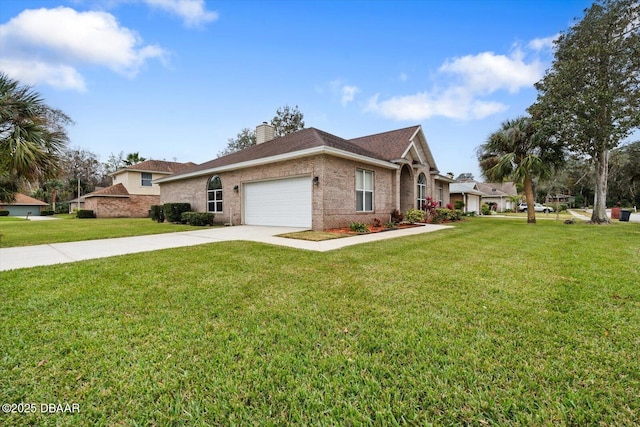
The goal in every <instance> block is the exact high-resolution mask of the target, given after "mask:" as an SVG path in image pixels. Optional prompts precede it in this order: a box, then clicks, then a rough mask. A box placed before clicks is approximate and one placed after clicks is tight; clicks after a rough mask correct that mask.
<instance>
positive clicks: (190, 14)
mask: <svg viewBox="0 0 640 427" xmlns="http://www.w3.org/2000/svg"><path fill="white" fill-rule="evenodd" d="M143 1H144V3H146V4H148V5H149V6H151V7H155V8H158V9H161V10H164V11H166V12H169V13H173V14H175V15H178V16H179V17H180V18H182V20H183V22H184V24H185V25H186V26H187V27H200V26H202V25H204V24H207V23H209V22H213V21H215V20H217V19H218V17H219V15H218V13H217V12H213V11H209V10H207V9H206V4H205V2H204V0H143Z"/></svg>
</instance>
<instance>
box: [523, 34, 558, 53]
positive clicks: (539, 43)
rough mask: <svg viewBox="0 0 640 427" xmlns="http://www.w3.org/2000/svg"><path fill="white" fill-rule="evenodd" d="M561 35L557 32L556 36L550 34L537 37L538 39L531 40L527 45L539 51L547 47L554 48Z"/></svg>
mask: <svg viewBox="0 0 640 427" xmlns="http://www.w3.org/2000/svg"><path fill="white" fill-rule="evenodd" d="M559 36H560V34H556V35H555V36H549V37H542V38H537V39H533V40H531V41H530V42H529V44H528V45H527V47H528V48H529V49H532V50H534V51H536V52H539V51H541V50H546V49H552V48H553V42H554V41H555V40H556V39H557V38H558V37H559Z"/></svg>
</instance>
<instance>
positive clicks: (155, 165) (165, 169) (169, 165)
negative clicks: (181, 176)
mask: <svg viewBox="0 0 640 427" xmlns="http://www.w3.org/2000/svg"><path fill="white" fill-rule="evenodd" d="M193 166H196V164H195V163H192V162H188V163H180V162H167V161H166V160H145V161H144V162H140V163H136V164H135V165H132V166H128V167H126V168H123V169H120V170H118V171H116V173H119V172H123V171H136V172H158V173H167V174H174V173H178V172H182V171H183V170H184V169H187V168H190V167H193ZM112 175H113V174H112Z"/></svg>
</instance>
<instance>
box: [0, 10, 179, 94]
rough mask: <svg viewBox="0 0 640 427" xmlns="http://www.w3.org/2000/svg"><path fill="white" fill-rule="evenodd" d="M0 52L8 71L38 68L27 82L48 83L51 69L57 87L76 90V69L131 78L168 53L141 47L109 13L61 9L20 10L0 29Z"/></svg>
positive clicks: (133, 32) (138, 38)
mask: <svg viewBox="0 0 640 427" xmlns="http://www.w3.org/2000/svg"><path fill="white" fill-rule="evenodd" d="M0 50H1V51H2V52H3V57H4V58H3V64H4V63H5V61H6V62H10V63H12V64H13V69H14V70H26V69H28V68H29V67H30V64H34V63H37V64H40V65H39V66H38V67H37V68H36V69H34V70H31V73H29V74H30V78H31V79H35V80H38V81H40V82H47V83H50V84H51V81H50V78H49V76H48V72H50V71H51V70H56V71H57V74H58V75H59V78H58V80H57V82H58V83H57V85H58V87H66V88H69V89H76V90H78V89H80V88H81V87H84V83H82V84H80V83H79V82H80V81H82V77H81V76H80V74H79V72H78V71H77V70H76V67H78V66H80V65H84V64H92V65H98V66H104V67H107V68H110V69H111V70H113V71H115V72H117V73H119V74H121V75H124V76H127V77H130V78H132V77H135V76H136V75H137V74H138V72H139V70H140V67H141V66H142V65H143V64H144V63H145V62H146V61H147V60H149V59H159V60H160V61H162V62H163V63H164V62H165V61H166V58H167V55H168V54H167V52H166V51H164V50H163V49H162V48H161V47H159V46H152V45H143V41H142V39H141V38H140V37H139V36H138V35H137V33H136V32H135V31H132V30H130V29H128V28H125V27H122V26H120V24H119V23H118V21H117V19H116V18H115V17H114V16H113V15H111V14H109V13H106V12H77V11H75V10H74V9H70V8H66V7H58V8H56V9H44V8H42V9H37V10H25V11H23V12H22V13H20V14H19V15H18V16H16V17H14V18H12V19H11V20H10V21H9V22H8V23H6V24H3V25H0ZM0 67H4V65H0ZM14 77H16V78H22V75H19V76H14Z"/></svg>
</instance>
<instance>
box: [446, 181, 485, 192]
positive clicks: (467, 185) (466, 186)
mask: <svg viewBox="0 0 640 427" xmlns="http://www.w3.org/2000/svg"><path fill="white" fill-rule="evenodd" d="M449 192H450V193H451V194H475V195H477V196H484V193H483V192H481V191H479V190H478V187H477V185H476V183H475V182H473V181H470V182H454V183H452V184H449Z"/></svg>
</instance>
